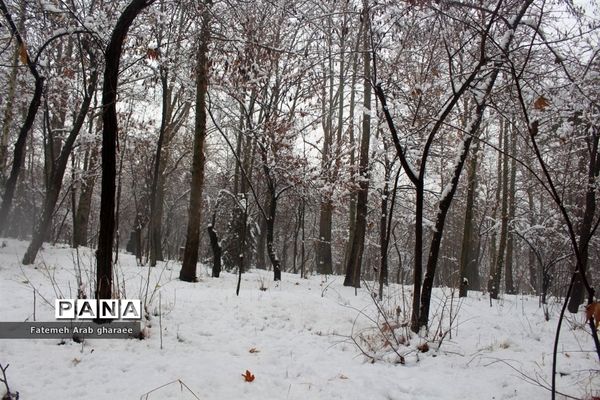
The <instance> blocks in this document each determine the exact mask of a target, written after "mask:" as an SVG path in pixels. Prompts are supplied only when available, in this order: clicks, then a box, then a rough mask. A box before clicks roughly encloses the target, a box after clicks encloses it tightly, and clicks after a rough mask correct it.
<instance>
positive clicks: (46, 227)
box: [23, 53, 98, 265]
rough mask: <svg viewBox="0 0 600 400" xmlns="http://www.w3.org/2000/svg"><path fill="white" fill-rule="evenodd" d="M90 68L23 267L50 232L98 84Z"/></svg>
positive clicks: (34, 256)
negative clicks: (66, 173) (65, 176)
mask: <svg viewBox="0 0 600 400" xmlns="http://www.w3.org/2000/svg"><path fill="white" fill-rule="evenodd" d="M90 54H91V53H90ZM90 61H91V62H92V64H95V62H94V59H93V57H92V58H91V60H90ZM92 68H93V69H92V72H91V75H90V78H89V82H88V87H87V88H86V91H85V95H84V97H83V101H82V103H81V107H80V109H79V113H78V114H77V117H76V118H75V121H74V123H73V128H72V129H71V131H70V133H69V135H68V137H67V139H66V140H65V143H64V145H63V148H62V150H61V152H60V155H59V157H58V160H57V161H56V164H55V165H54V167H53V168H52V175H51V178H50V184H49V186H48V188H47V191H46V194H45V196H44V202H43V204H44V205H43V210H42V217H41V219H40V220H39V221H38V225H37V227H36V229H35V231H34V233H33V237H32V239H31V242H30V243H29V246H28V247H27V251H26V252H25V255H24V256H23V264H25V265H29V264H33V262H34V261H35V258H36V256H37V253H38V251H39V250H40V248H41V247H42V243H43V242H44V240H46V238H47V236H48V233H49V231H50V226H51V225H52V216H53V215H54V208H55V207H56V202H57V200H58V196H59V194H60V190H61V188H62V183H63V178H64V175H65V170H66V168H67V163H68V161H69V157H70V156H71V153H72V151H73V146H74V145H75V140H76V139H77V136H78V135H79V132H80V131H81V127H82V126H83V123H84V121H85V118H86V115H87V113H88V111H89V108H90V103H91V101H92V97H93V95H94V91H95V90H96V84H97V82H98V70H97V69H96V67H95V66H93V67H92Z"/></svg>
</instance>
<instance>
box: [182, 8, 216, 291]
mask: <svg viewBox="0 0 600 400" xmlns="http://www.w3.org/2000/svg"><path fill="white" fill-rule="evenodd" d="M211 3H212V2H211V0H206V2H205V3H204V10H203V13H202V31H201V34H200V44H199V48H198V55H197V60H196V120H195V129H194V159H193V165H192V185H191V191H190V208H189V211H188V228H187V237H186V242H185V251H184V253H183V263H182V265H181V271H180V273H179V279H181V280H182V281H186V282H195V281H196V265H197V263H198V247H199V242H200V218H201V210H202V187H203V185H204V163H205V155H204V140H205V138H206V95H207V92H208V73H209V70H208V64H209V60H208V42H209V39H210V25H209V24H210V12H209V6H210V4H211Z"/></svg>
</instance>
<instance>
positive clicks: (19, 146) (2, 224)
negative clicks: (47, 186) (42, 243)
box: [0, 0, 45, 235]
mask: <svg viewBox="0 0 600 400" xmlns="http://www.w3.org/2000/svg"><path fill="white" fill-rule="evenodd" d="M0 11H2V13H3V14H4V18H5V19H6V22H7V23H8V25H9V27H10V31H11V34H12V35H13V36H14V37H15V39H16V43H17V46H18V48H19V51H20V52H24V53H25V59H26V60H25V61H26V64H27V67H28V69H29V72H30V73H31V75H32V76H33V78H34V79H35V88H34V92H33V97H32V98H31V101H30V103H29V107H28V109H27V114H26V116H25V120H24V121H23V125H22V126H21V129H20V130H19V135H18V137H17V141H16V143H15V148H14V151H13V164H12V168H11V170H10V175H9V177H8V180H7V181H6V186H5V188H4V196H2V205H0V235H1V234H2V233H3V232H4V231H5V230H6V228H7V222H8V214H9V212H10V209H11V207H12V202H13V199H14V195H15V189H16V187H17V180H18V178H19V174H20V172H21V168H22V166H23V163H24V161H25V148H26V145H27V136H28V135H29V132H30V131H31V128H32V127H33V123H34V121H35V117H36V115H37V112H38V109H39V108H40V104H41V100H42V93H43V89H44V83H45V78H44V77H43V76H40V74H39V73H38V70H37V65H35V64H34V63H33V61H32V60H31V58H30V57H29V54H27V48H26V45H25V42H24V41H23V38H22V37H21V34H20V32H19V30H18V29H17V27H16V26H15V24H14V22H13V20H12V17H11V15H10V13H9V12H8V8H7V7H6V4H5V3H4V0H0Z"/></svg>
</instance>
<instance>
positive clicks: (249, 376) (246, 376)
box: [242, 370, 254, 382]
mask: <svg viewBox="0 0 600 400" xmlns="http://www.w3.org/2000/svg"><path fill="white" fill-rule="evenodd" d="M242 376H243V377H244V380H245V381H246V382H252V381H253V380H254V375H253V374H252V372H250V371H248V370H246V373H245V374H242Z"/></svg>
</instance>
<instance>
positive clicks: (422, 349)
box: [417, 342, 429, 353]
mask: <svg viewBox="0 0 600 400" xmlns="http://www.w3.org/2000/svg"><path fill="white" fill-rule="evenodd" d="M417 349H418V350H419V351H420V352H421V353H427V352H428V351H429V345H428V344H427V342H425V343H423V344H421V345H419V346H417Z"/></svg>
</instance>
